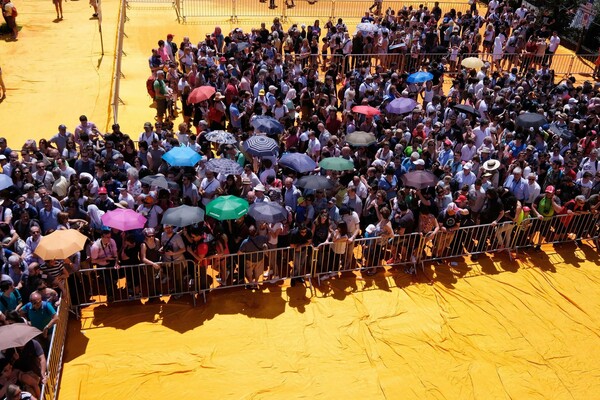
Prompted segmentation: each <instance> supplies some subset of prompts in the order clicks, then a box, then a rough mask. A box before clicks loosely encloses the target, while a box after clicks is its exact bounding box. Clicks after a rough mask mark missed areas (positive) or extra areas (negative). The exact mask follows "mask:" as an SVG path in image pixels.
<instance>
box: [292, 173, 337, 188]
mask: <svg viewBox="0 0 600 400" xmlns="http://www.w3.org/2000/svg"><path fill="white" fill-rule="evenodd" d="M296 186H298V187H301V188H304V189H311V190H319V189H323V190H329V189H333V182H331V180H330V179H327V178H326V177H324V176H320V175H308V176H303V177H302V178H300V179H298V182H297V183H296Z"/></svg>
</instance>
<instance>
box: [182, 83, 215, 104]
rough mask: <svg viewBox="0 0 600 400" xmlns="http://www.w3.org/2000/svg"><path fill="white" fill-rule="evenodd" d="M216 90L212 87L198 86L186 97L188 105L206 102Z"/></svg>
mask: <svg viewBox="0 0 600 400" xmlns="http://www.w3.org/2000/svg"><path fill="white" fill-rule="evenodd" d="M216 91H217V90H216V89H215V88H214V87H212V86H200V87H197V88H196V89H194V90H192V93H190V95H189V97H188V100H187V101H188V104H196V103H201V102H203V101H206V100H208V99H210V98H211V97H212V95H214V94H215V93H216Z"/></svg>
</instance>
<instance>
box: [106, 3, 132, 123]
mask: <svg viewBox="0 0 600 400" xmlns="http://www.w3.org/2000/svg"><path fill="white" fill-rule="evenodd" d="M127 7H128V2H127V1H126V0H121V7H120V11H119V25H118V26H117V38H116V41H117V43H116V46H115V59H114V75H113V79H112V85H113V86H112V99H111V107H112V113H113V123H114V124H116V123H118V122H119V104H124V103H123V100H121V97H120V96H119V92H120V87H121V78H125V76H124V75H123V72H122V71H121V58H122V57H123V56H124V55H126V54H125V52H124V51H123V37H124V36H126V35H125V32H124V29H125V21H126V20H127ZM106 125H107V126H106V131H107V132H108V131H109V129H108V125H109V123H108V122H107V124H106Z"/></svg>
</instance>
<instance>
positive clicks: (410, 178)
mask: <svg viewBox="0 0 600 400" xmlns="http://www.w3.org/2000/svg"><path fill="white" fill-rule="evenodd" d="M400 179H402V182H404V186H410V187H413V188H415V189H425V188H427V187H429V186H435V184H436V183H437V182H438V178H437V177H436V176H435V175H434V174H432V173H431V172H429V171H412V172H408V173H406V174H404V175H402V177H401V178H400Z"/></svg>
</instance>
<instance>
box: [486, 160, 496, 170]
mask: <svg viewBox="0 0 600 400" xmlns="http://www.w3.org/2000/svg"><path fill="white" fill-rule="evenodd" d="M498 168H500V161H498V160H487V161H486V162H484V163H483V169H484V170H486V171H495V170H497V169H498Z"/></svg>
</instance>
